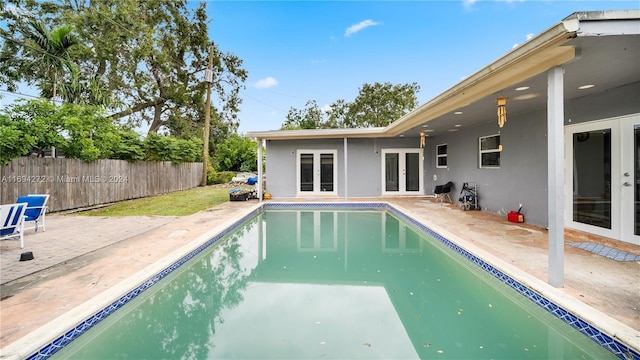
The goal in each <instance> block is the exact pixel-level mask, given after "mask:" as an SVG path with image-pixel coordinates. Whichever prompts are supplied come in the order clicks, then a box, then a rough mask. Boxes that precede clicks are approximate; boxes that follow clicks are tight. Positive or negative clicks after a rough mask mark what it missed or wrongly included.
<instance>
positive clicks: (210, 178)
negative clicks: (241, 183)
mask: <svg viewBox="0 0 640 360" xmlns="http://www.w3.org/2000/svg"><path fill="white" fill-rule="evenodd" d="M234 176H236V173H235V172H233V171H222V172H216V171H215V170H214V169H213V168H212V167H209V169H208V170H207V185H213V184H226V183H228V182H229V181H231V180H233V177H234Z"/></svg>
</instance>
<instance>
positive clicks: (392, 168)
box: [384, 153, 400, 191]
mask: <svg viewBox="0 0 640 360" xmlns="http://www.w3.org/2000/svg"><path fill="white" fill-rule="evenodd" d="M398 160H399V155H398V154H397V153H389V154H385V156H384V162H385V182H384V189H385V191H398V190H399V189H400V183H399V181H398V178H399V176H400V174H399V171H400V165H399V161H398Z"/></svg>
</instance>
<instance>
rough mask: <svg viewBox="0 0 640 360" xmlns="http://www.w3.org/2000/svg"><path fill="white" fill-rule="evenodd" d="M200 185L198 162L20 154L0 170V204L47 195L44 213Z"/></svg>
mask: <svg viewBox="0 0 640 360" xmlns="http://www.w3.org/2000/svg"><path fill="white" fill-rule="evenodd" d="M201 183H202V163H181V164H175V163H171V162H165V161H162V162H161V161H158V162H151V161H138V162H127V161H124V160H97V161H95V162H92V163H87V162H84V161H82V160H79V159H68V158H34V157H20V158H16V159H13V160H12V161H11V162H10V163H9V164H7V165H5V166H3V167H2V168H0V185H1V186H0V204H9V203H13V202H15V201H16V199H17V198H18V196H20V195H27V194H50V195H51V196H50V197H49V203H48V206H49V211H62V210H69V209H77V208H82V207H87V206H94V205H99V204H107V203H111V202H116V201H121V200H129V199H135V198H141V197H146V196H153V195H158V194H163V193H168V192H173V191H179V190H186V189H191V188H194V187H197V186H199V185H200V184H201Z"/></svg>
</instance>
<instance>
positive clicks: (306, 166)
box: [296, 150, 338, 195]
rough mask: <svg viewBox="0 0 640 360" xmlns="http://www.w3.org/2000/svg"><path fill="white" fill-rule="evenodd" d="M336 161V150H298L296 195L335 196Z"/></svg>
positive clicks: (336, 191)
mask: <svg viewBox="0 0 640 360" xmlns="http://www.w3.org/2000/svg"><path fill="white" fill-rule="evenodd" d="M337 161H338V152H337V151H336V150H298V151H297V156H296V174H297V176H296V179H297V181H296V184H297V185H296V186H297V191H296V193H297V195H311V194H323V195H337V193H338V189H337V180H338V172H337V164H338V163H337Z"/></svg>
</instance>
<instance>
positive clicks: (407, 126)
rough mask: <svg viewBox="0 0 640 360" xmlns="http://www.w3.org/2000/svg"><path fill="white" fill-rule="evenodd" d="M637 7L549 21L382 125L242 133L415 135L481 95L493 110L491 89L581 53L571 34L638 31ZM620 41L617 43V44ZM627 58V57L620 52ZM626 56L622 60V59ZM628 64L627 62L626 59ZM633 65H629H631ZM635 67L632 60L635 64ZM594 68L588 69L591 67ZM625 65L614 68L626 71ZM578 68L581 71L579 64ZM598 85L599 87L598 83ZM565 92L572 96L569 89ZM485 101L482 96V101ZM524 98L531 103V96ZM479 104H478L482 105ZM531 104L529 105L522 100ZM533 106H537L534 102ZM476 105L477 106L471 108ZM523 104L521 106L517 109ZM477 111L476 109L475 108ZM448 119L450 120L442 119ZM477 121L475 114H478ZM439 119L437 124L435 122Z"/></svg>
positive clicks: (265, 135)
mask: <svg viewBox="0 0 640 360" xmlns="http://www.w3.org/2000/svg"><path fill="white" fill-rule="evenodd" d="M639 34H640V10H618V11H592V12H576V13H573V14H571V15H570V16H568V17H567V18H565V19H563V20H562V21H560V22H559V23H557V24H555V25H554V26H552V27H550V28H549V29H547V30H546V31H544V32H542V33H541V34H539V35H538V36H536V37H534V38H532V39H531V40H529V41H528V42H526V43H524V44H522V45H521V46H519V47H516V48H514V49H513V50H511V51H510V52H508V53H507V54H505V55H504V56H502V57H501V58H499V59H498V60H496V61H494V62H493V63H491V64H489V65H487V66H485V67H483V68H482V69H480V70H478V71H477V72H475V73H474V74H472V75H471V76H469V77H467V78H465V79H464V80H462V81H461V82H459V83H458V84H456V85H454V86H452V87H451V88H449V89H447V90H446V91H444V92H443V93H441V94H440V95H438V96H436V97H434V98H433V99H431V100H429V101H428V102H426V103H424V104H423V105H421V106H419V107H418V108H417V109H415V110H413V111H411V112H409V113H408V114H406V115H404V116H403V117H401V118H400V119H397V120H396V121H394V122H393V123H391V124H390V125H389V126H387V127H384V128H357V129H317V130H274V131H265V132H249V133H248V134H247V136H249V137H252V138H256V139H266V140H285V139H323V138H372V137H378V138H380V137H396V136H401V135H403V134H413V135H414V136H417V134H418V130H417V129H418V128H426V127H429V126H430V122H432V121H434V120H438V121H439V122H440V123H444V122H445V119H444V117H443V116H444V115H445V114H452V113H453V112H454V111H456V110H458V109H461V108H467V109H468V110H471V109H469V107H470V106H471V105H472V104H478V103H480V102H481V101H480V100H483V99H484V100H487V98H488V97H490V98H491V99H490V100H491V101H492V105H491V106H492V109H493V110H492V111H493V113H494V114H495V101H494V100H495V99H493V98H494V97H495V96H494V95H499V94H500V93H501V92H502V90H503V89H505V88H507V87H510V86H513V85H515V84H519V83H522V82H523V81H525V80H527V79H531V78H533V77H536V76H540V75H541V74H544V73H545V72H546V71H547V70H549V69H551V68H553V67H556V66H563V65H566V64H569V63H571V62H574V61H575V60H578V59H580V57H581V47H582V46H584V45H586V44H585V43H579V42H576V41H575V40H574V39H577V38H580V37H583V38H588V37H594V38H595V37H602V36H608V35H639ZM637 43H638V41H637V39H636V40H635V41H632V44H630V45H631V47H629V46H628V45H627V44H625V47H624V50H625V51H627V52H629V53H632V52H634V51H637V50H638V44H637ZM618 47H620V46H618ZM625 59H626V58H625ZM626 63H628V61H625V64H626ZM627 66H629V65H627ZM631 66H633V65H631ZM636 67H637V65H636ZM594 70H595V69H590V71H592V72H593V71H594ZM628 70H629V69H628V68H626V69H615V71H619V72H627V73H629V71H628ZM581 71H585V69H582V70H581ZM638 74H640V72H634V71H632V74H630V75H631V76H619V78H620V80H619V81H618V82H617V83H615V84H612V83H610V84H609V86H610V87H616V86H620V85H621V82H624V81H626V82H628V83H631V82H634V81H639V80H640V79H639V76H638ZM601 90H602V89H601ZM568 96H572V95H571V94H568ZM485 103H486V101H485ZM529 104H533V103H532V102H530V103H529ZM487 106H488V105H484V108H482V110H486V109H487ZM523 106H533V105H523ZM536 106H540V104H539V103H538V104H537V105H536ZM476 110H477V109H476ZM525 110H526V109H524V108H521V109H520V111H525ZM475 113H477V111H476V112H475ZM447 121H448V122H450V121H449V120H448V119H447ZM477 121H479V120H477ZM442 126H443V125H442V124H441V125H440V127H442Z"/></svg>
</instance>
